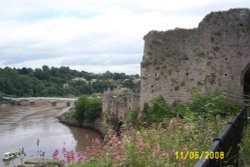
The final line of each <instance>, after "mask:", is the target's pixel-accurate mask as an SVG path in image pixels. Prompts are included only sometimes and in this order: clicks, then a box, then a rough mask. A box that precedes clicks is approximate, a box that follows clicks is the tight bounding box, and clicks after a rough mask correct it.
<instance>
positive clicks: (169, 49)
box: [140, 9, 250, 107]
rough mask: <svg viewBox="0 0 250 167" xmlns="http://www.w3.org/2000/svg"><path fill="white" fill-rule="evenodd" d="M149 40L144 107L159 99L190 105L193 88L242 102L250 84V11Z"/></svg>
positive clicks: (211, 16)
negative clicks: (191, 89) (189, 88)
mask: <svg viewBox="0 0 250 167" xmlns="http://www.w3.org/2000/svg"><path fill="white" fill-rule="evenodd" d="M144 40H145V46H144V55H143V60H142V62H141V100H140V106H141V107H142V106H143V104H144V102H148V101H150V100H151V99H153V98H156V97H158V96H159V95H162V96H163V97H164V98H165V99H166V101H167V102H168V103H170V104H172V103H174V102H178V103H184V102H188V101H189V100H190V98H191V96H190V93H189V92H188V87H189V86H197V87H199V88H200V89H201V91H202V92H203V93H204V94H209V93H211V91H212V90H214V89H221V90H224V91H225V92H227V93H228V94H229V95H231V96H232V97H234V98H237V99H239V98H241V99H242V97H243V94H244V93H245V92H244V85H245V82H249V81H250V79H249V76H250V75H249V74H250V73H249V71H250V70H249V68H250V10H249V9H231V10H228V11H225V12H212V13H210V14H209V15H207V16H206V17H205V18H204V19H203V20H202V21H201V22H200V24H199V26H198V28H195V29H179V28H178V29H175V30H169V31H166V32H160V31H151V32H149V33H148V34H147V35H146V36H145V37H144ZM246 77H248V78H246Z"/></svg>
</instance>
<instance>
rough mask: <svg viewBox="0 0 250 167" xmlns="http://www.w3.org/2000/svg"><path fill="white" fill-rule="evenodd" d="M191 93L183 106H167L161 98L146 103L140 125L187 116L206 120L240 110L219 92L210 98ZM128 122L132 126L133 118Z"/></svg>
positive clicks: (198, 93) (195, 91)
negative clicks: (209, 117)
mask: <svg viewBox="0 0 250 167" xmlns="http://www.w3.org/2000/svg"><path fill="white" fill-rule="evenodd" d="M191 92H192V96H193V97H192V101H191V102H190V103H187V104H183V105H168V104H167V102H166V101H165V99H164V98H163V97H162V96H160V97H158V98H156V99H154V100H152V101H150V102H149V103H146V104H145V105H144V109H143V111H142V113H141V115H142V123H143V124H144V125H146V126H149V125H151V124H152V123H154V122H161V121H163V119H171V118H173V117H180V118H184V117H186V116H187V114H192V115H194V116H195V117H203V118H206V117H207V115H208V114H210V115H213V116H214V117H215V116H218V115H220V116H226V115H227V114H234V113H236V112H238V111H239V109H240V105H239V104H238V103H236V102H232V101H231V100H229V99H228V98H227V96H226V95H225V93H223V92H221V91H216V92H214V93H213V94H212V95H210V96H204V95H201V94H200V92H199V91H198V90H192V91H191ZM133 112H136V111H133ZM132 114H133V113H131V114H129V115H132ZM136 119H137V118H136ZM128 122H131V123H132V124H134V122H135V117H131V118H129V119H128Z"/></svg>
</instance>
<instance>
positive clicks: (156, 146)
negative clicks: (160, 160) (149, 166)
mask: <svg viewBox="0 0 250 167" xmlns="http://www.w3.org/2000/svg"><path fill="white" fill-rule="evenodd" d="M159 153H160V144H159V143H158V142H157V143H156V144H155V146H154V150H153V156H154V157H155V158H157V157H158V155H159Z"/></svg>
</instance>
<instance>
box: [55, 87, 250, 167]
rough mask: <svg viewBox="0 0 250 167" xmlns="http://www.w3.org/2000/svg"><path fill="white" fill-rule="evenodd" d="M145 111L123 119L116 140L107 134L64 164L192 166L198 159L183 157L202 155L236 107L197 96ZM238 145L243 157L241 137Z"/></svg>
mask: <svg viewBox="0 0 250 167" xmlns="http://www.w3.org/2000/svg"><path fill="white" fill-rule="evenodd" d="M194 104H195V105H197V107H195V105H194ZM226 105H229V106H228V107H226ZM145 107H146V108H145ZM145 107H144V111H143V112H140V110H139V109H135V110H133V111H132V112H130V113H129V114H128V115H127V120H126V123H125V124H124V126H123V129H120V132H119V136H118V135H116V133H115V132H114V131H112V132H111V133H110V134H109V135H108V136H106V138H105V140H104V142H103V143H101V142H100V141H99V140H98V139H96V140H94V141H93V144H92V147H90V148H88V149H87V150H86V151H85V152H84V153H78V154H79V156H77V157H76V156H75V157H74V156H72V155H76V154H73V153H72V151H71V152H69V153H70V154H69V157H67V160H66V161H65V164H67V165H68V166H70V167H85V166H86V167H87V166H93V167H95V166H131V167H134V166H136V167H144V166H156V167H162V166H166V167H175V166H179V167H183V166H184V167H185V166H186V167H189V166H194V164H195V163H196V162H197V161H198V160H199V158H200V156H198V158H197V157H196V158H194V156H187V158H185V159H184V156H185V155H187V152H193V153H197V154H199V155H200V154H202V151H203V152H205V151H206V150H207V149H208V148H209V147H210V145H211V143H212V142H213V139H214V138H215V137H217V136H218V135H219V134H220V133H221V131H223V130H224V128H225V127H226V126H227V124H228V122H229V121H231V120H232V118H233V117H234V116H235V114H234V113H236V112H238V111H239V105H237V104H235V103H230V101H229V100H228V99H227V98H226V96H225V95H224V94H223V93H218V92H216V93H214V94H213V95H211V96H201V95H200V94H199V92H198V91H194V92H193V101H192V102H190V103H189V104H185V105H168V104H167V103H166V101H165V100H164V98H163V97H158V98H156V99H154V100H152V101H151V102H150V103H148V104H147V105H146V106H145ZM199 108H201V109H199ZM224 109H230V110H226V111H225V110H224ZM244 141H245V145H244V147H245V150H243V151H244V154H247V153H248V152H249V149H248V148H249V142H248V140H247V138H245V139H244ZM181 153H182V154H183V157H181ZM224 156H225V155H224ZM72 157H73V158H72ZM244 157H245V160H248V158H246V156H244ZM55 159H57V157H55Z"/></svg>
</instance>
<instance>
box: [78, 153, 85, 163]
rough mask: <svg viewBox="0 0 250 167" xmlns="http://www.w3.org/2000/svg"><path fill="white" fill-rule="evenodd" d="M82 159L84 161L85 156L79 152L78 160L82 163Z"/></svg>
mask: <svg viewBox="0 0 250 167" xmlns="http://www.w3.org/2000/svg"><path fill="white" fill-rule="evenodd" d="M82 161H84V156H83V155H82V154H80V153H77V162H78V163H81V162H82Z"/></svg>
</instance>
